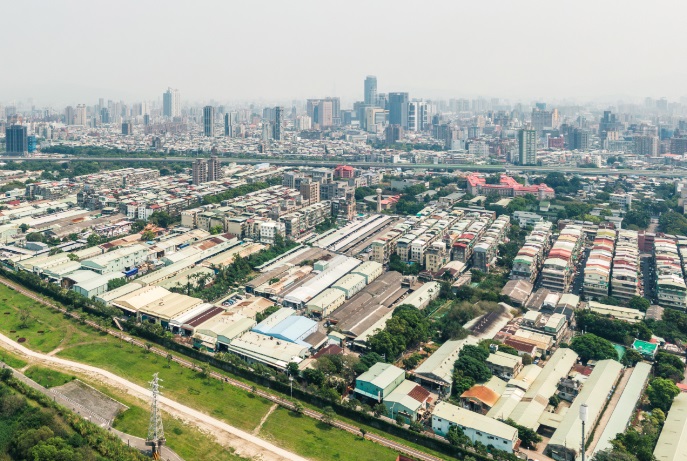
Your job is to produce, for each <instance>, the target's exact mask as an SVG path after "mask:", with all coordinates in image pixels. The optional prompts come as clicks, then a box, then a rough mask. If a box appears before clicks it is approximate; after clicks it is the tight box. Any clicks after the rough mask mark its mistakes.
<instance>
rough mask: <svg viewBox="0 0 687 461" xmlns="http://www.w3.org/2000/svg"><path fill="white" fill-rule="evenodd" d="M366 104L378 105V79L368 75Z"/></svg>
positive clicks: (366, 79)
mask: <svg viewBox="0 0 687 461" xmlns="http://www.w3.org/2000/svg"><path fill="white" fill-rule="evenodd" d="M365 104H367V105H370V106H376V105H377V77H375V76H374V75H368V76H367V77H366V78H365Z"/></svg>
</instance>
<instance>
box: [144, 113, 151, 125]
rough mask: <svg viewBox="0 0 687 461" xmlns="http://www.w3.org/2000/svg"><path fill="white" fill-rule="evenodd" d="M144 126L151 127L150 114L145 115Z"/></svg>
mask: <svg viewBox="0 0 687 461" xmlns="http://www.w3.org/2000/svg"><path fill="white" fill-rule="evenodd" d="M143 125H145V126H148V125H150V114H143Z"/></svg>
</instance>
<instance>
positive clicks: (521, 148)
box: [518, 129, 537, 165]
mask: <svg viewBox="0 0 687 461" xmlns="http://www.w3.org/2000/svg"><path fill="white" fill-rule="evenodd" d="M518 154H519V160H520V162H519V163H520V165H536V164H537V132H536V131H535V130H532V129H523V130H520V131H518Z"/></svg>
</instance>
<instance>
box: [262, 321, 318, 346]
mask: <svg viewBox="0 0 687 461" xmlns="http://www.w3.org/2000/svg"><path fill="white" fill-rule="evenodd" d="M258 327H260V325H258V326H257V327H256V328H254V329H253V331H257V332H258V333H262V334H264V335H267V336H272V337H273V338H279V339H282V340H284V341H288V342H290V343H296V344H304V343H303V341H302V340H303V339H305V338H306V337H308V336H309V335H310V334H312V333H313V332H314V331H316V330H317V322H315V321H314V320H311V319H309V318H307V317H301V316H299V315H292V316H289V317H286V318H285V319H283V320H282V321H281V322H279V323H277V324H275V325H274V326H272V327H271V328H258Z"/></svg>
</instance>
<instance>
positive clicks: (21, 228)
mask: <svg viewBox="0 0 687 461" xmlns="http://www.w3.org/2000/svg"><path fill="white" fill-rule="evenodd" d="M19 230H20V231H21V233H22V234H25V233H26V231H27V230H29V225H28V224H26V223H22V224H21V225H20V226H19Z"/></svg>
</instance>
